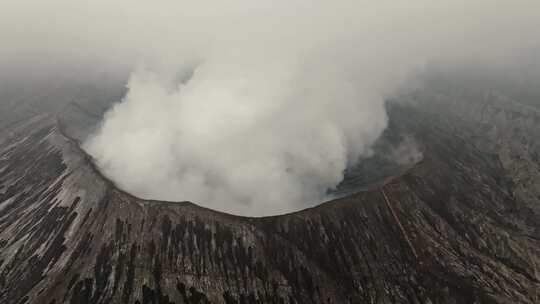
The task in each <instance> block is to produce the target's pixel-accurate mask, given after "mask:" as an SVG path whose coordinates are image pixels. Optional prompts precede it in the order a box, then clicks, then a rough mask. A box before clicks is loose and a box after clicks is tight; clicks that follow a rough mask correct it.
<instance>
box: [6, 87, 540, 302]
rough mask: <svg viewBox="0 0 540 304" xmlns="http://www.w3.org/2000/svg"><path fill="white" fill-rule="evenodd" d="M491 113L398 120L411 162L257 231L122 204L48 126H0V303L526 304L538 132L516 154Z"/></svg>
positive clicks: (168, 207)
mask: <svg viewBox="0 0 540 304" xmlns="http://www.w3.org/2000/svg"><path fill="white" fill-rule="evenodd" d="M432 97H433V96H430V97H429V98H428V97H426V96H424V95H422V96H417V97H415V98H417V99H419V100H420V99H422V98H428V99H432ZM440 98H443V97H440ZM497 100H498V102H500V103H502V104H504V105H507V106H508V104H509V103H508V102H506V101H501V100H499V99H497ZM475 104H477V103H475ZM497 104H498V103H497V102H493V103H492V104H490V106H488V107H487V109H488V110H485V111H484V110H482V111H479V112H474V111H472V110H470V109H471V107H473V106H474V104H473V103H470V104H467V103H464V104H463V108H464V109H460V108H459V107H454V108H455V113H454V114H448V115H444V116H442V115H440V116H437V115H434V114H429V115H427V114H425V113H424V112H420V111H418V110H414V109H412V108H409V107H401V106H400V107H397V106H395V107H393V108H392V110H391V122H392V124H393V125H392V126H391V127H390V131H389V132H396V133H397V134H399V133H407V134H414V136H415V138H416V140H418V141H419V142H420V143H421V144H422V146H423V149H424V151H423V152H424V159H423V160H422V162H420V163H419V164H417V165H416V166H414V167H413V168H411V169H410V170H408V171H406V172H404V173H403V174H402V175H400V176H396V177H395V178H393V179H389V180H387V183H386V184H382V183H381V184H378V185H373V186H372V187H369V190H366V191H364V192H360V193H357V194H354V195H350V196H347V197H345V198H342V199H338V200H335V201H332V202H328V203H325V204H322V205H320V206H318V207H316V208H312V209H308V210H304V211H300V212H296V213H293V214H288V215H283V216H274V217H266V218H246V217H238V216H232V215H227V214H223V213H219V212H215V211H211V210H207V209H204V208H201V207H198V206H196V205H194V204H191V203H188V202H185V203H168V202H156V201H147V200H142V199H138V198H135V197H133V196H131V195H129V194H127V193H124V192H122V191H120V190H119V189H117V188H116V187H115V186H114V185H113V184H112V183H111V182H110V181H108V180H106V179H105V178H103V177H102V176H101V175H100V173H99V172H98V171H97V170H96V169H95V167H94V166H93V164H92V162H91V160H90V159H89V157H88V156H86V155H85V154H84V153H83V152H82V151H81V150H80V149H79V148H78V145H77V144H76V142H75V141H73V140H71V139H69V138H68V137H66V136H65V134H64V129H62V128H61V125H59V124H57V123H56V118H55V117H54V116H50V115H41V116H35V117H34V118H32V119H30V120H24V121H23V122H18V123H16V124H12V125H11V126H10V127H9V128H6V129H3V130H2V131H1V133H0V303H8V304H10V303H55V304H58V303H456V304H463V303H539V302H540V233H539V227H540V221H539V220H538V219H539V217H538V194H537V193H538V191H539V189H538V186H537V185H536V183H538V180H540V179H538V178H536V177H537V175H534V174H538V168H539V167H538V166H539V163H538V154H537V152H533V151H538V150H537V148H536V147H538V146H535V145H538V143H537V142H536V143H535V142H534V140H536V138H537V137H535V134H536V133H534V132H533V131H532V128H530V126H531V125H534V126H538V122H537V121H536V122H534V119H535V118H534V117H532V118H530V119H531V121H533V122H530V123H528V124H527V121H528V120H524V121H525V122H522V121H523V120H519V121H520V122H519V123H518V124H523V130H522V131H520V133H519V134H523V135H522V136H525V137H526V136H529V137H526V138H525V139H523V140H524V141H526V144H523V143H521V144H519V142H520V141H521V140H522V139H521V137H519V136H516V135H515V134H513V133H511V134H507V132H512V129H510V130H509V128H508V126H502V127H501V123H503V124H505V123H510V122H509V121H511V120H510V119H508V118H504V119H503V118H501V117H502V116H505V115H506V116H505V117H507V116H508V115H509V114H505V113H506V111H507V110H501V111H499V112H498V113H497V110H495V109H496V107H495V106H496V105H497ZM508 107H509V108H510V109H515V108H516V106H508ZM467 108H468V109H469V110H467ZM426 111H427V110H426ZM512 111H513V110H512ZM501 112H502V114H501ZM525 112H526V113H530V112H529V111H528V110H527V111H525ZM464 113H467V114H470V115H471V116H470V117H469V116H466V115H465V114H464ZM475 113H484V115H485V116H481V118H480V119H479V118H478V116H475V115H474V114H475ZM485 113H489V115H486V114H485ZM454 116H455V117H454ZM487 117H489V118H487ZM486 124H487V125H486ZM529 131H530V132H531V133H530V135H526V134H529V133H527V132H529ZM501 134H504V136H503V135H501ZM512 134H513V135H512ZM520 136H521V135H520ZM523 145H525V146H527V147H529V149H528V150H523V151H522V150H520V147H523ZM534 149H536V150H534ZM516 151H517V152H516ZM524 151H525V152H524ZM515 153H518V155H519V157H521V158H525V159H526V162H523V163H522V162H520V161H516V160H515V159H514V157H515ZM535 153H536V154H535ZM521 158H520V159H521ZM521 165H524V166H526V167H527V169H526V170H529V171H530V172H531V173H530V174H531V175H529V171H523V170H522V169H521V167H519V166H521ZM523 175H525V180H524V179H522V176H523ZM527 177H530V180H529V181H526V178H527ZM260 191H272V190H271V189H260Z"/></svg>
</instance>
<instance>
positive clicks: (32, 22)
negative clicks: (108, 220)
mask: <svg viewBox="0 0 540 304" xmlns="http://www.w3.org/2000/svg"><path fill="white" fill-rule="evenodd" d="M0 1H2V0H0ZM4 1H5V0H4ZM19 2H23V3H26V4H28V1H19ZM30 2H31V1H30ZM33 4H34V6H37V8H36V7H33V8H32V9H29V7H30V6H26V7H25V6H24V4H23V5H21V4H12V5H11V7H10V9H11V11H9V10H8V12H7V13H6V17H7V20H6V19H4V20H3V21H0V27H2V26H11V27H12V28H13V27H14V26H15V27H17V28H18V29H19V30H20V31H19V32H17V31H11V32H9V33H10V35H11V36H12V37H8V38H7V40H10V41H15V39H14V38H13V36H16V34H13V33H14V32H15V33H18V35H22V36H24V37H26V38H24V39H23V41H26V42H25V44H24V45H21V48H22V49H25V50H29V51H27V52H26V53H24V54H27V55H28V57H29V58H30V57H31V58H32V60H34V61H35V60H38V59H35V58H42V57H36V56H33V55H35V54H40V55H42V54H46V55H47V56H48V57H47V58H55V59H57V60H59V59H61V60H60V61H62V62H64V61H65V62H67V63H66V64H68V65H69V64H72V63H73V62H76V63H80V62H89V63H91V64H93V63H96V64H95V65H97V66H104V67H106V68H109V69H119V70H121V69H129V68H131V67H134V66H137V68H135V69H134V70H133V72H132V74H131V78H130V80H129V83H128V88H129V91H128V93H127V95H126V96H125V98H124V100H123V101H122V102H120V103H118V104H116V105H115V106H114V107H113V108H112V109H111V110H110V111H109V112H108V113H107V115H106V117H105V121H104V122H103V125H102V127H101V129H100V130H99V131H98V132H97V133H96V134H95V135H94V136H93V137H91V138H90V139H89V140H88V141H87V142H86V143H85V144H84V148H85V149H86V150H87V151H88V152H89V153H90V154H91V155H93V156H94V157H95V158H96V160H97V163H98V165H99V166H100V168H101V169H102V170H103V172H104V173H105V174H106V175H107V176H109V177H110V178H111V179H113V180H114V181H115V182H116V183H118V184H119V185H120V186H121V187H122V188H124V189H126V190H128V191H130V192H132V193H134V194H136V195H139V196H142V197H146V198H154V199H165V200H176V201H179V200H191V201H193V202H196V203H199V204H202V205H205V206H207V207H210V208H214V209H218V210H222V211H227V212H231V213H236V214H243V215H268V214H277V213H283V212H288V211H293V210H298V209H301V208H304V207H307V206H311V205H314V204H317V203H319V202H320V201H321V200H322V199H324V194H325V191H326V190H327V189H328V188H332V187H334V186H336V185H337V184H338V183H339V182H340V181H341V179H342V177H343V170H344V169H345V168H346V167H347V166H348V165H352V164H354V163H355V162H357V161H358V160H359V159H361V158H362V157H363V156H366V155H368V154H369V153H370V147H371V145H372V144H373V143H374V141H375V140H376V139H377V138H378V136H379V135H380V134H381V132H382V131H383V130H384V128H385V126H386V119H387V118H386V114H385V110H384V100H385V98H387V97H389V96H391V95H392V94H394V93H396V92H397V91H398V90H400V89H401V88H403V87H404V86H407V85H408V83H409V82H411V81H414V80H415V79H414V75H415V74H416V73H417V72H418V71H419V70H421V69H422V68H423V67H424V65H425V64H427V63H436V64H437V65H440V66H445V65H446V66H448V65H501V66H504V65H506V64H510V65H511V64H512V62H514V61H515V60H517V59H518V58H519V57H520V56H524V54H530V53H531V52H533V51H534V50H538V47H539V45H540V43H539V42H540V41H539V40H540V39H539V38H538V37H539V30H538V29H539V28H540V6H539V4H538V2H537V1H536V0H517V1H498V0H491V1H486V0H477V1H464V0H455V1H426V0H414V1H399V0H398V1H384V0H383V1H362V0H356V1H348V0H343V1H320V0H312V1H305V0H295V1H291V0H288V1H282V0H274V1H267V0H261V1H246V0H223V1H210V0H202V1H192V0H184V1H181V0H179V1H156V2H152V4H147V5H144V4H138V3H133V2H132V1H128V0H112V1H102V0H97V1H92V2H89V1H87V2H77V1H65V0H52V1H51V2H48V3H47V4H46V5H45V4H41V5H40V4H38V3H37V2H36V3H33ZM4 11H5V10H4ZM17 13H20V14H19V15H23V14H22V13H24V16H25V18H23V20H22V23H23V24H24V26H20V25H19V24H21V20H20V19H13V20H12V19H10V18H12V17H10V16H16V15H17ZM51 14H52V15H53V16H54V17H55V19H54V20H55V22H52V23H51V22H50V15H51ZM25 20H26V21H28V22H26V24H25V22H24V21H25ZM36 20H37V21H36ZM6 22H7V24H3V23H6ZM0 33H2V31H0ZM43 37H45V38H43ZM18 38H20V37H18ZM32 38H34V39H32ZM44 42H47V45H48V46H47V47H43V45H44ZM10 50H11V51H10ZM3 52H4V53H3V54H2V55H3V56H1V58H2V60H3V62H4V61H5V62H12V61H13V59H14V58H15V59H17V60H16V61H17V62H19V61H25V60H26V57H25V55H24V54H23V55H21V52H18V51H16V50H15V49H8V50H7V51H5V50H4V51H3ZM535 58H537V57H535ZM38 61H39V60H38ZM49 61H50V60H49ZM49 61H45V62H49ZM1 63H2V62H0V64H1Z"/></svg>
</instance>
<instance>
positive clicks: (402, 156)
mask: <svg viewBox="0 0 540 304" xmlns="http://www.w3.org/2000/svg"><path fill="white" fill-rule="evenodd" d="M391 157H392V160H393V161H394V162H396V163H397V164H399V165H402V166H410V165H414V164H416V163H418V162H420V161H421V160H422V159H423V158H424V154H423V152H422V149H421V148H420V145H419V144H418V143H417V142H416V140H415V139H414V137H413V136H412V135H405V136H403V138H402V139H401V141H400V142H399V144H397V145H396V146H395V147H393V149H392V151H391Z"/></svg>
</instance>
